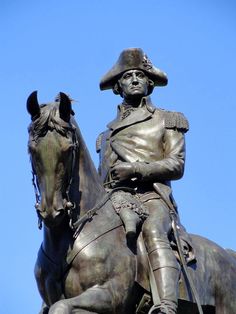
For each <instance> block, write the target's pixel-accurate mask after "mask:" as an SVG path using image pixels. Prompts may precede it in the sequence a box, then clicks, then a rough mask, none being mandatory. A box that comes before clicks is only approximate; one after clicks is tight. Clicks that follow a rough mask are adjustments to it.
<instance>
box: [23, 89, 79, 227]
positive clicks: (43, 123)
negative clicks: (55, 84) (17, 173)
mask: <svg viewBox="0 0 236 314" xmlns="http://www.w3.org/2000/svg"><path fill="white" fill-rule="evenodd" d="M27 110H28V112H29V114H30V115H31V119H32V122H31V124H30V126H29V129H28V130H29V142H28V151H29V154H30V159H31V164H32V172H33V182H34V186H35V191H36V205H35V207H36V210H37V213H38V216H39V219H40V221H41V220H43V222H44V223H45V225H46V226H47V227H49V228H51V227H55V226H58V225H59V224H60V223H61V222H62V221H63V220H64V219H65V217H68V215H67V214H68V212H69V211H70V210H71V208H72V206H73V205H72V202H71V201H70V199H69V189H70V185H71V181H72V176H73V167H74V164H75V158H76V154H77V147H78V142H77V137H76V128H75V126H74V124H73V123H72V122H71V114H73V111H72V108H71V100H70V98H69V97H68V96H67V95H66V94H64V93H59V96H58V97H57V98H56V100H55V102H52V103H49V104H42V105H39V103H38V100H37V92H36V91H35V92H33V93H32V94H31V95H30V96H29V97H28V100H27Z"/></svg>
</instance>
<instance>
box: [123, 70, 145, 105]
mask: <svg viewBox="0 0 236 314" xmlns="http://www.w3.org/2000/svg"><path fill="white" fill-rule="evenodd" d="M119 85H120V88H121V90H122V97H123V98H124V99H128V100H129V99H137V98H141V97H143V96H146V95H147V94H148V86H149V83H148V78H147V76H146V75H145V74H144V73H143V71H141V70H129V71H126V72H125V73H124V74H123V75H122V77H121V78H120V79H119Z"/></svg>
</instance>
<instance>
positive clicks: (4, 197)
mask: <svg viewBox="0 0 236 314" xmlns="http://www.w3.org/2000/svg"><path fill="white" fill-rule="evenodd" d="M235 35H236V4H235V1H233V0H232V1H230V0H208V1H206V0H192V1H187V0H186V1H183V0H178V1H176V0H165V1H160V0H146V1H141V0H135V1H134V0H130V1H128V0H120V1H111V0H109V1H108V0H106V1H105V0H99V1H96V0H94V1H91V0H87V1H78V0H68V1H60V0H57V1H55V0H41V1H40V0H38V1H29V0H28V1H27V0H21V1H20V0H15V1H14V0H1V3H0V41H1V48H0V49H1V59H0V91H1V97H0V98H1V135H0V137H1V155H0V160H1V169H2V171H1V178H2V180H1V182H0V207H1V209H0V210H1V219H0V236H1V259H0V272H1V274H0V282H1V284H0V312H2V311H3V312H4V313H6V314H13V313H14V314H15V313H22V314H32V313H37V312H38V310H39V307H40V303H41V301H40V297H39V294H38V292H37V288H36V285H35V281H34V276H33V267H34V262H35V259H36V254H37V250H38V248H39V246H40V243H41V240H42V232H41V231H39V230H38V229H37V218H36V214H35V211H34V193H33V187H32V185H31V169H30V164H29V157H28V154H27V139H28V134H27V126H28V124H29V122H30V118H29V116H28V114H27V112H26V109H25V102H26V99H27V97H28V95H29V94H30V93H31V92H32V91H33V90H36V89H37V90H38V91H39V100H40V102H49V101H51V100H53V99H54V97H55V95H56V94H57V93H58V92H59V91H64V92H66V93H69V94H70V95H71V97H73V98H74V99H76V100H77V101H78V102H75V103H74V111H75V112H76V119H77V121H78V123H79V125H80V127H81V130H82V133H83V135H84V138H85V141H86V143H87V145H88V148H89V150H90V152H91V154H92V158H93V159H94V162H95V163H96V165H97V160H98V158H97V156H96V153H95V144H94V143H95V139H96V137H97V135H98V134H99V133H100V132H101V131H102V130H104V128H105V126H106V124H107V123H108V122H109V121H110V120H111V119H113V117H114V116H115V113H116V105H117V104H118V103H119V102H120V99H119V97H118V96H115V95H114V94H113V93H112V92H111V91H105V92H100V91H99V88H98V84H99V80H100V78H101V77H102V76H103V74H105V73H106V71H107V70H109V69H110V67H111V66H112V65H113V64H114V62H115V61H116V59H117V58H118V55H119V53H120V52H121V51H122V50H123V49H125V48H128V47H141V48H143V50H144V51H145V52H146V53H147V54H148V56H149V58H150V59H151V61H152V62H153V63H154V65H156V66H157V67H159V68H160V69H162V70H164V71H165V72H167V74H168V77H169V84H168V86H167V87H165V88H159V89H155V91H154V93H153V95H152V100H153V102H154V103H155V104H156V106H159V107H161V108H165V109H168V110H176V111H181V112H183V113H184V114H185V115H186V117H187V118H188V120H189V122H190V131H189V133H187V135H186V140H187V161H186V171H185V176H184V178H183V179H182V180H180V181H177V182H175V183H174V184H173V188H174V195H175V198H176V201H177V203H178V205H179V211H180V215H181V219H182V222H183V224H184V225H185V226H186V228H187V230H188V231H190V232H192V233H197V234H200V235H203V236H205V237H207V238H209V239H211V240H213V241H215V242H217V243H219V244H220V245H221V246H223V247H230V248H232V249H234V250H236V241H235V218H236V214H235V195H236V192H235V177H236V165H235V160H236V156H235V155H236V126H235V120H236V95H235V91H236V87H235V83H236V80H235V73H236V61H235V56H236V41H235Z"/></svg>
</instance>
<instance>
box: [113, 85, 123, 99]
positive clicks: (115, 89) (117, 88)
mask: <svg viewBox="0 0 236 314" xmlns="http://www.w3.org/2000/svg"><path fill="white" fill-rule="evenodd" d="M112 91H113V93H114V94H115V95H120V96H121V97H122V90H121V88H120V83H119V81H117V82H116V84H115V85H114V86H113V88H112Z"/></svg>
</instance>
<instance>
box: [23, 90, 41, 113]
mask: <svg viewBox="0 0 236 314" xmlns="http://www.w3.org/2000/svg"><path fill="white" fill-rule="evenodd" d="M26 107H27V110H28V112H29V114H30V115H31V119H34V118H35V117H37V116H39V115H40V107H39V103H38V98H37V91H34V92H33V93H31V94H30V95H29V97H28V99H27V103H26Z"/></svg>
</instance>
